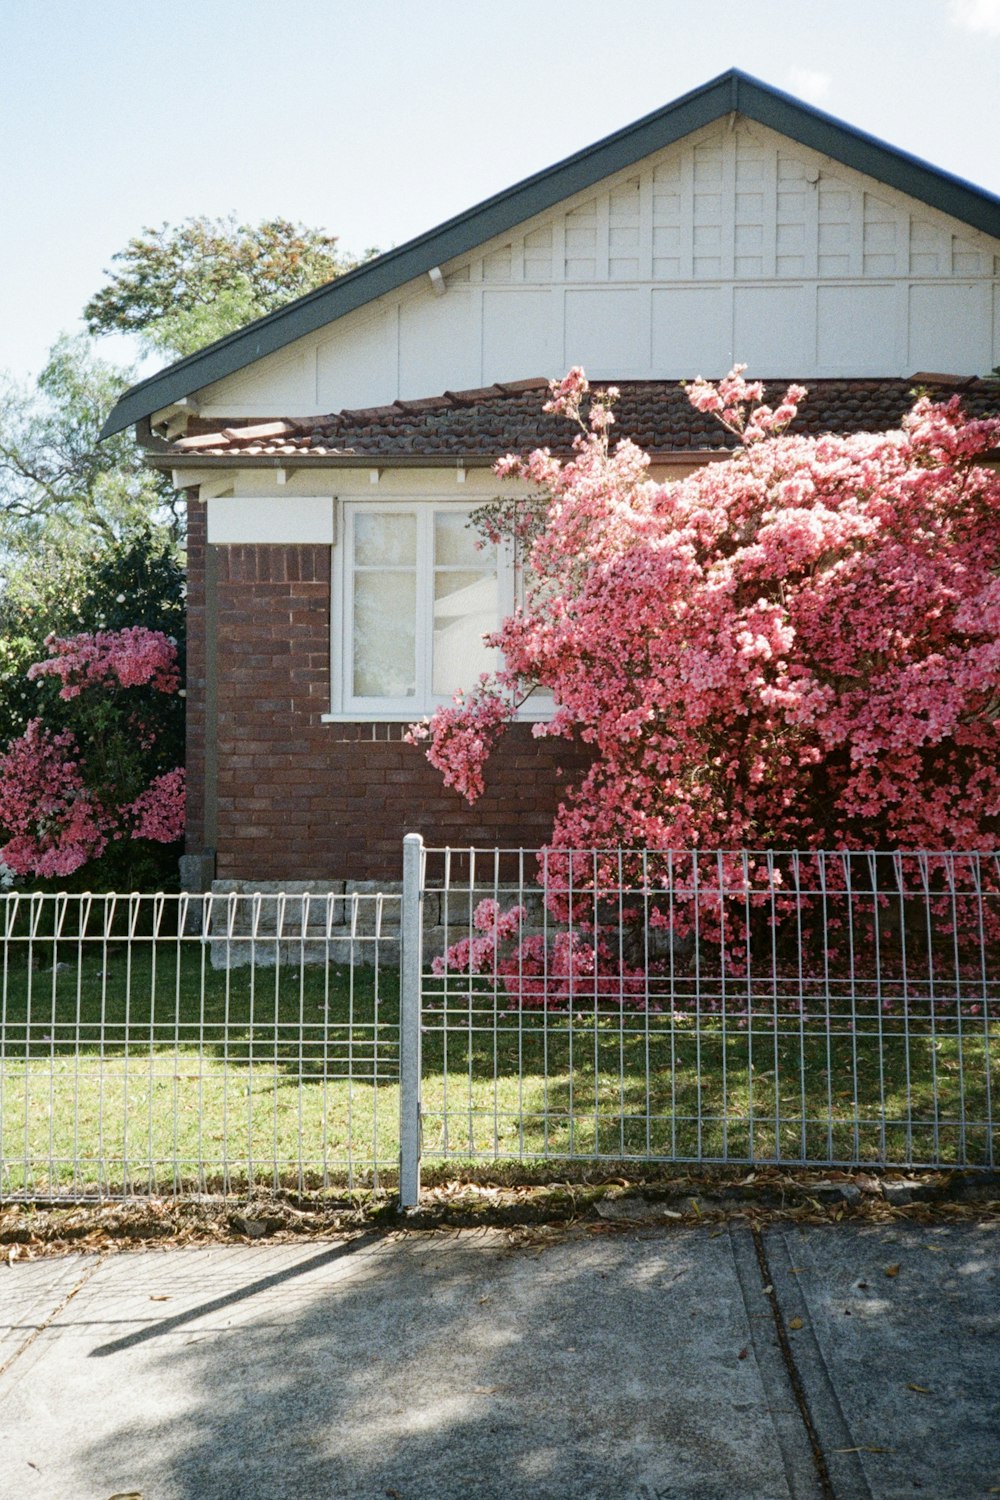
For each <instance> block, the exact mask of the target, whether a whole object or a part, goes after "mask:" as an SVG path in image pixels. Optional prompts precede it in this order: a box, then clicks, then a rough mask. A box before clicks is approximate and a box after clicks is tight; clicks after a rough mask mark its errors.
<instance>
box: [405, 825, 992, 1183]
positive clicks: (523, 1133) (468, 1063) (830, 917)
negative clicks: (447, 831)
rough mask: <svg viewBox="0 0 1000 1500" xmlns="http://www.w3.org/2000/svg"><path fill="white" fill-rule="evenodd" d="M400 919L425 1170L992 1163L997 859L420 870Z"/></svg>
mask: <svg viewBox="0 0 1000 1500" xmlns="http://www.w3.org/2000/svg"><path fill="white" fill-rule="evenodd" d="M424 904H425V922H426V921H428V919H429V922H430V924H431V927H432V930H433V931H434V933H435V944H434V945H432V946H435V945H436V955H435V956H434V958H433V959H432V960H431V961H430V962H428V963H425V965H424V970H423V976H422V989H423V1006H424V1012H423V1038H422V1045H423V1066H422V1099H421V1111H422V1123H423V1139H422V1155H423V1157H424V1159H425V1160H427V1159H433V1158H435V1157H438V1158H461V1159H469V1160H490V1161H495V1160H498V1159H501V1158H509V1157H513V1158H517V1159H521V1160H537V1159H542V1160H568V1159H589V1160H613V1161H631V1160H641V1161H670V1162H695V1163H709V1162H738V1163H742V1162H746V1163H764V1162H773V1163H787V1164H797V1165H816V1166H819V1165H824V1166H837V1165H839V1166H850V1165H857V1164H865V1163H872V1164H887V1165H893V1164H896V1165H900V1166H902V1165H906V1166H928V1167H938V1166H950V1165H955V1166H958V1165H963V1166H991V1165H993V1164H994V1162H995V1158H996V1146H997V1132H996V1127H995V1124H994V1106H993V1095H994V1087H995V1079H996V1078H997V1076H998V1068H1000V860H998V857H997V856H994V855H985V854H954V853H948V854H935V853H915V854H879V853H874V852H865V853H858V854H855V853H808V854H801V853H788V854H780V853H776V852H774V851H763V852H761V853H752V852H749V851H740V852H737V853H724V852H713V853H707V852H706V853H700V852H687V853H670V852H656V853H654V852H651V851H645V852H637V853H636V852H626V851H621V850H612V851H585V852H574V853H568V852H566V851H548V852H546V853H543V854H540V855H535V854H533V853H530V852H527V851H523V850H517V851H500V850H479V851H477V850H456V849H431V850H427V851H426V855H425V873H424ZM435 924H436V925H435Z"/></svg>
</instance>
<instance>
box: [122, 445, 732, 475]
mask: <svg viewBox="0 0 1000 1500" xmlns="http://www.w3.org/2000/svg"><path fill="white" fill-rule="evenodd" d="M734 451H735V450H734V449H730V448H690V449H683V448H669V449H664V450H661V451H657V450H656V449H652V450H650V452H649V453H648V454H647V457H648V459H649V462H650V465H651V466H652V467H654V468H664V467H666V468H679V467H683V466H685V465H688V466H691V465H695V466H700V465H702V464H708V463H714V462H715V461H716V460H718V459H722V458H731V457H732V454H733V452H734ZM499 456H500V455H499V454H485V453H246V454H241V453H232V454H229V453H210V454H209V453H207V454H204V455H201V456H199V455H198V454H196V453H170V452H169V451H156V452H149V453H147V455H146V461H147V463H148V464H149V465H150V466H151V467H152V468H154V469H179V470H180V469H458V468H461V469H492V468H493V467H494V465H495V464H496V462H497V458H498V457H499Z"/></svg>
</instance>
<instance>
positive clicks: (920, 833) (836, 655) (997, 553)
mask: <svg viewBox="0 0 1000 1500" xmlns="http://www.w3.org/2000/svg"><path fill="white" fill-rule="evenodd" d="M615 395H616V393H615V392H614V390H608V391H605V392H602V393H591V392H590V390H589V387H588V384H587V381H586V379H585V377H584V375H583V372H582V371H581V370H573V371H571V372H570V374H569V375H568V376H567V377H566V378H565V380H563V381H561V382H559V383H553V386H552V389H551V399H550V401H549V403H548V405H547V407H546V410H549V411H555V412H562V413H563V414H565V415H566V416H567V417H568V418H569V419H570V420H572V421H574V422H575V423H576V424H577V425H578V428H579V432H578V435H577V437H576V439H575V451H574V454H573V457H572V458H571V459H570V460H569V461H568V462H565V463H562V462H560V461H559V460H557V459H556V458H554V457H553V456H552V455H551V453H549V452H548V451H547V450H539V451H537V452H535V453H532V454H530V455H529V456H527V457H526V458H518V457H513V456H511V457H508V458H506V459H504V460H503V461H502V462H501V463H500V464H499V465H498V472H499V473H500V474H501V475H506V476H511V477H514V478H517V479H520V480H522V481H527V482H528V484H529V486H530V487H531V489H532V491H533V492H534V494H535V496H536V497H537V503H536V504H535V505H533V506H532V505H531V504H530V503H528V504H526V503H525V502H523V501H520V502H513V503H512V505H511V506H510V507H508V511H507V513H499V514H498V513H496V512H494V513H493V514H491V516H490V517H489V519H488V525H489V528H490V529H491V530H492V531H494V532H495V533H497V534H499V532H501V531H502V530H504V529H505V528H506V530H507V531H508V532H514V533H515V534H516V535H517V537H518V539H519V542H520V545H521V546H522V548H523V549H524V553H523V555H524V556H525V560H526V561H527V563H528V564H529V565H530V566H529V568H528V570H527V573H526V576H527V578H528V579H529V583H528V587H527V598H526V603H525V607H524V608H523V610H521V611H520V612H519V613H517V614H515V615H514V616H512V617H511V618H509V619H508V620H507V621H505V623H504V625H503V626H502V628H501V629H500V630H499V631H498V632H497V633H496V635H495V636H493V637H491V638H490V641H491V644H494V645H497V646H499V647H500V648H501V650H502V652H503V654H504V660H505V666H504V669H503V670H502V671H501V672H499V673H498V674H496V675H495V676H493V677H492V678H484V679H483V680H482V681H481V682H480V684H479V686H478V688H477V689H476V690H475V691H474V692H473V693H471V694H470V695H468V697H466V698H465V699H463V700H461V701H458V702H456V704H455V705H454V706H452V707H449V708H447V709H444V710H441V711H439V712H438V713H437V714H435V715H434V717H433V718H432V719H431V720H430V721H429V723H426V724H424V725H419V726H414V729H413V731H412V737H413V738H414V739H415V740H419V739H424V740H425V741H426V742H427V754H428V758H429V759H430V761H431V762H432V764H433V765H435V766H436V767H437V768H438V769H439V770H440V771H441V772H442V773H443V775H444V779H445V782H446V784H447V785H449V786H452V787H454V788H455V789H456V790H457V791H459V792H460V793H461V794H462V795H464V796H465V797H467V798H468V800H469V801H473V800H475V798H476V797H477V796H478V795H479V794H480V793H481V792H482V790H483V777H484V769H485V766H486V763H487V760H488V757H489V753H490V751H491V749H492V748H493V746H494V744H495V743H496V741H497V739H498V738H499V736H500V735H501V734H502V733H503V732H504V730H505V728H506V727H507V725H508V724H509V723H510V722H511V720H512V719H513V718H514V716H515V714H516V710H517V707H518V706H519V704H520V703H521V702H522V701H523V700H524V699H525V697H526V696H527V694H529V693H530V692H531V691H532V690H533V689H534V688H535V687H542V688H545V689H547V690H549V691H550V692H551V693H552V694H553V696H554V699H555V702H556V704H557V707H556V710H555V712H554V715H553V717H552V718H551V720H550V721H549V722H548V723H545V724H538V725H535V726H534V731H533V732H534V733H535V734H537V735H562V736H567V737H576V738H578V739H579V740H582V741H583V742H584V743H585V744H587V745H589V746H590V747H591V748H592V750H593V760H592V763H591V766H590V769H589V772H588V773H587V774H586V775H585V777H584V778H583V779H582V780H581V781H580V783H579V784H578V785H576V786H574V787H571V788H570V789H569V793H568V795H567V796H566V797H565V799H564V801H563V803H562V805H561V807H560V809H559V811H558V814H557V816H556V820H555V825H554V828H553V832H552V839H551V844H550V846H549V849H548V851H547V865H546V870H547V876H546V882H547V883H546V890H547V896H548V900H549V904H550V909H551V910H552V911H553V912H554V913H555V914H557V915H559V916H561V917H563V918H566V917H570V916H572V915H573V913H572V911H571V910H570V909H569V905H568V902H567V896H566V893H567V891H568V890H569V889H570V886H571V884H572V888H573V889H574V890H578V891H582V890H583V889H584V888H585V887H586V886H587V884H588V879H589V881H590V884H591V886H592V887H593V885H594V883H595V882H594V880H593V879H591V878H590V877H588V874H587V872H588V871H589V870H591V869H592V868H593V856H592V855H591V854H588V855H586V856H585V857H582V856H580V857H577V858H575V857H574V854H573V851H588V850H589V851H592V850H595V849H596V850H600V849H616V850H617V849H622V850H625V851H634V852H635V857H634V858H633V860H632V863H631V865H628V864H627V863H626V869H627V870H630V871H631V873H632V875H633V876H634V877H635V878H636V879H638V873H637V872H639V871H640V868H641V871H642V878H643V880H645V881H646V882H647V883H651V885H652V887H653V888H654V890H655V886H656V884H657V880H659V881H660V884H661V885H665V884H666V880H665V877H664V876H663V874H662V871H660V873H658V868H659V867H658V866H657V865H656V862H655V860H654V861H653V863H652V864H650V862H649V860H648V859H647V860H645V861H644V862H641V863H640V857H639V853H638V851H668V850H674V851H678V850H679V851H683V850H691V849H711V850H735V851H740V850H746V849H772V850H778V851H782V850H784V851H789V850H802V851H811V850H822V849H835V850H852V849H853V850H866V849H879V850H885V851H893V850H896V851H899V850H936V851H947V850H963V851H988V850H992V849H994V848H995V847H996V842H997V833H998V829H1000V757H998V750H1000V743H998V739H1000V736H998V723H997V716H998V711H1000V525H998V518H1000V476H998V475H997V474H996V473H995V472H993V471H991V470H989V469H987V468H984V467H983V466H982V465H981V464H980V463H978V462H977V460H980V459H981V458H982V456H983V455H984V454H986V453H987V452H989V451H990V450H991V449H995V448H996V447H998V446H1000V420H975V421H973V420H969V419H967V418H966V417H965V416H964V415H963V413H962V410H961V406H960V403H959V401H958V399H957V398H952V399H951V400H949V401H947V402H945V403H943V404H935V403H933V402H932V401H930V400H928V399H927V398H925V397H921V398H919V399H918V400H916V402H915V404H914V406H913V408H912V410H911V411H910V412H909V414H908V415H907V416H906V417H905V418H904V420H903V423H902V425H901V427H900V428H899V430H897V431H891V432H885V433H879V434H857V435H853V436H848V437H836V436H832V435H828V436H823V437H819V438H813V437H800V436H793V435H790V434H789V433H788V432H787V428H788V426H789V424H790V423H791V421H792V420H793V419H794V417H795V414H796V412H797V410H798V407H799V404H800V403H801V402H802V401H803V399H805V396H806V393H805V391H804V390H803V389H802V388H801V387H798V386H792V387H790V388H789V390H788V391H787V392H786V394H785V396H784V398H783V399H782V401H781V402H780V403H779V404H778V405H776V406H774V407H771V406H768V405H766V404H765V403H764V401H763V388H762V386H761V385H760V384H759V383H751V382H747V381H746V380H745V379H744V378H743V373H742V368H741V367H737V368H736V369H735V370H733V371H732V372H731V373H730V374H729V375H728V376H726V378H725V379H724V380H722V381H720V382H718V384H712V383H710V382H707V381H704V380H700V379H699V380H698V381H696V382H694V383H693V384H692V385H691V386H690V387H689V388H688V395H689V397H690V399H691V401H692V403H693V404H694V405H695V406H696V407H697V408H698V409H699V410H702V411H709V412H714V413H716V414H717V415H718V417H719V419H720V420H721V422H722V423H723V424H724V426H726V427H727V428H728V429H729V430H730V431H731V432H733V433H735V434H736V435H737V436H738V437H739V438H740V440H741V441H740V446H739V448H738V449H737V450H736V452H735V453H734V455H733V456H732V458H731V459H729V461H727V462H717V463H710V464H708V465H706V466H705V467H703V468H701V469H699V470H698V471H696V472H695V473H694V474H692V475H691V476H690V477H689V478H686V479H683V480H680V481H678V482H675V483H669V484H660V483H657V482H654V481H653V480H651V479H650V476H649V463H648V459H647V458H646V456H645V455H644V454H643V453H642V452H641V451H640V450H639V449H638V448H637V447H636V446H635V445H634V444H633V443H631V442H629V441H624V442H620V443H618V444H617V445H616V446H615V445H612V442H611V431H612V428H613V422H614V412H613V404H614V398H615ZM588 399H589V412H588V410H587V403H588ZM577 864H578V866H579V868H577V867H576V866H577ZM661 865H662V861H661ZM797 868H798V872H799V873H798V876H797V878H798V880H799V881H800V883H802V882H804V883H805V884H804V889H806V890H808V889H809V882H810V881H813V883H814V885H815V884H816V883H817V882H818V880H819V876H818V874H815V870H816V869H818V867H817V866H815V864H813V865H810V862H809V861H808V860H806V861H805V862H804V863H802V864H800V865H799V866H798V867H797ZM950 868H954V867H950ZM680 869H681V866H680V865H678V864H677V863H676V862H675V865H674V866H673V868H672V873H671V877H670V878H671V882H672V884H673V887H674V889H673V894H672V896H671V901H670V909H669V913H668V912H667V910H666V906H665V903H663V904H661V906H657V905H656V903H655V901H654V902H653V905H652V907H651V908H649V909H648V911H646V913H645V915H644V919H643V920H644V921H645V922H646V923H647V924H648V925H649V926H650V927H652V928H654V929H655V928H656V927H657V926H660V927H664V928H669V932H670V937H671V940H672V941H675V943H676V942H679V941H682V940H683V939H685V938H689V937H690V936H691V934H692V933H693V932H694V929H695V927H696V926H697V930H698V934H699V938H700V940H701V941H702V942H703V943H704V942H707V941H714V942H716V943H717V944H718V945H720V947H721V949H722V950H723V956H724V961H725V963H726V964H727V965H729V967H730V968H731V969H732V971H733V972H740V971H741V968H745V967H746V963H747V962H748V959H747V944H748V942H749V934H750V931H751V929H752V928H753V927H754V924H755V921H756V918H755V913H761V914H762V916H761V921H762V922H763V923H764V925H765V926H767V927H770V928H771V929H772V930H773V928H774V926H775V925H776V924H780V921H781V919H782V917H783V916H786V915H788V914H789V913H790V912H792V910H793V908H794V907H795V904H796V902H798V903H799V904H800V905H801V900H802V891H801V890H800V891H799V892H798V894H797V896H795V897H794V899H793V897H792V896H791V895H789V894H787V892H784V891H782V889H781V888H780V882H781V880H782V878H783V876H782V868H781V862H780V860H779V861H778V862H777V864H775V862H774V861H773V860H772V861H771V862H770V864H768V863H767V862H766V861H764V860H763V859H758V860H754V859H751V860H750V861H749V863H748V862H747V861H746V860H745V859H743V858H742V856H741V855H739V854H732V855H724V856H721V863H720V865H719V878H718V882H717V883H716V884H717V888H716V889H715V891H714V894H713V890H712V889H711V888H709V889H706V888H704V887H698V888H696V889H692V882H691V881H690V880H688V881H687V882H686V884H685V881H684V879H683V878H681V880H680V885H679V886H678V885H677V879H678V873H679V871H680ZM602 870H603V871H604V874H603V875H602V874H601V871H602ZM810 871H813V873H812V874H811V873H810ZM942 872H943V865H939V866H938V867H937V868H936V870H935V869H933V868H932V874H934V875H935V876H936V877H937V878H939V885H940V884H941V881H943V879H944V876H943V873H942ZM605 876H607V878H608V879H616V878H618V877H616V876H615V875H614V864H613V861H611V862H610V863H606V864H605V865H604V866H598V874H597V876H596V881H597V883H598V884H599V883H600V881H601V880H602V879H603V878H605ZM776 880H777V881H778V882H779V885H778V887H777V888H776V885H775V881H776ZM709 886H710V887H711V882H710V883H709ZM942 889H943V887H942ZM875 904H876V905H878V904H879V903H878V901H877V900H876V902H875ZM939 907H940V909H939V915H940V917H941V921H942V923H943V924H944V926H945V927H947V925H948V923H949V922H950V923H951V925H952V927H953V928H954V929H955V930H959V929H961V928H962V925H963V923H965V924H966V925H968V923H969V922H971V921H972V917H971V915H970V913H971V912H972V911H973V905H972V904H971V903H966V905H965V906H963V902H962V899H961V892H959V893H958V896H957V897H956V895H955V893H954V892H952V893H951V894H950V896H949V895H948V894H947V893H944V894H942V896H941V902H940V903H939ZM831 920H832V922H833V929H832V930H833V932H834V933H835V932H836V930H837V927H838V925H841V926H842V925H843V923H844V922H845V921H846V918H845V917H844V916H843V913H841V915H840V916H837V915H834V917H833V918H832V919H831ZM758 925H759V923H758ZM829 936H830V927H829V923H828V924H827V929H826V932H825V936H824V939H823V940H824V941H828V940H829ZM600 942H601V936H600V933H599V932H598V933H597V935H596V936H595V937H594V938H593V940H592V947H593V949H594V951H595V952H598V953H599V950H600ZM447 962H448V964H449V965H451V966H452V967H456V966H457V967H461V968H467V966H468V956H467V955H466V957H465V959H464V960H463V961H461V962H459V961H458V957H457V955H449V957H448V960H447ZM647 967H648V966H647ZM619 968H621V966H620V965H619ZM522 972H523V965H522ZM522 988H523V987H522Z"/></svg>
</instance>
